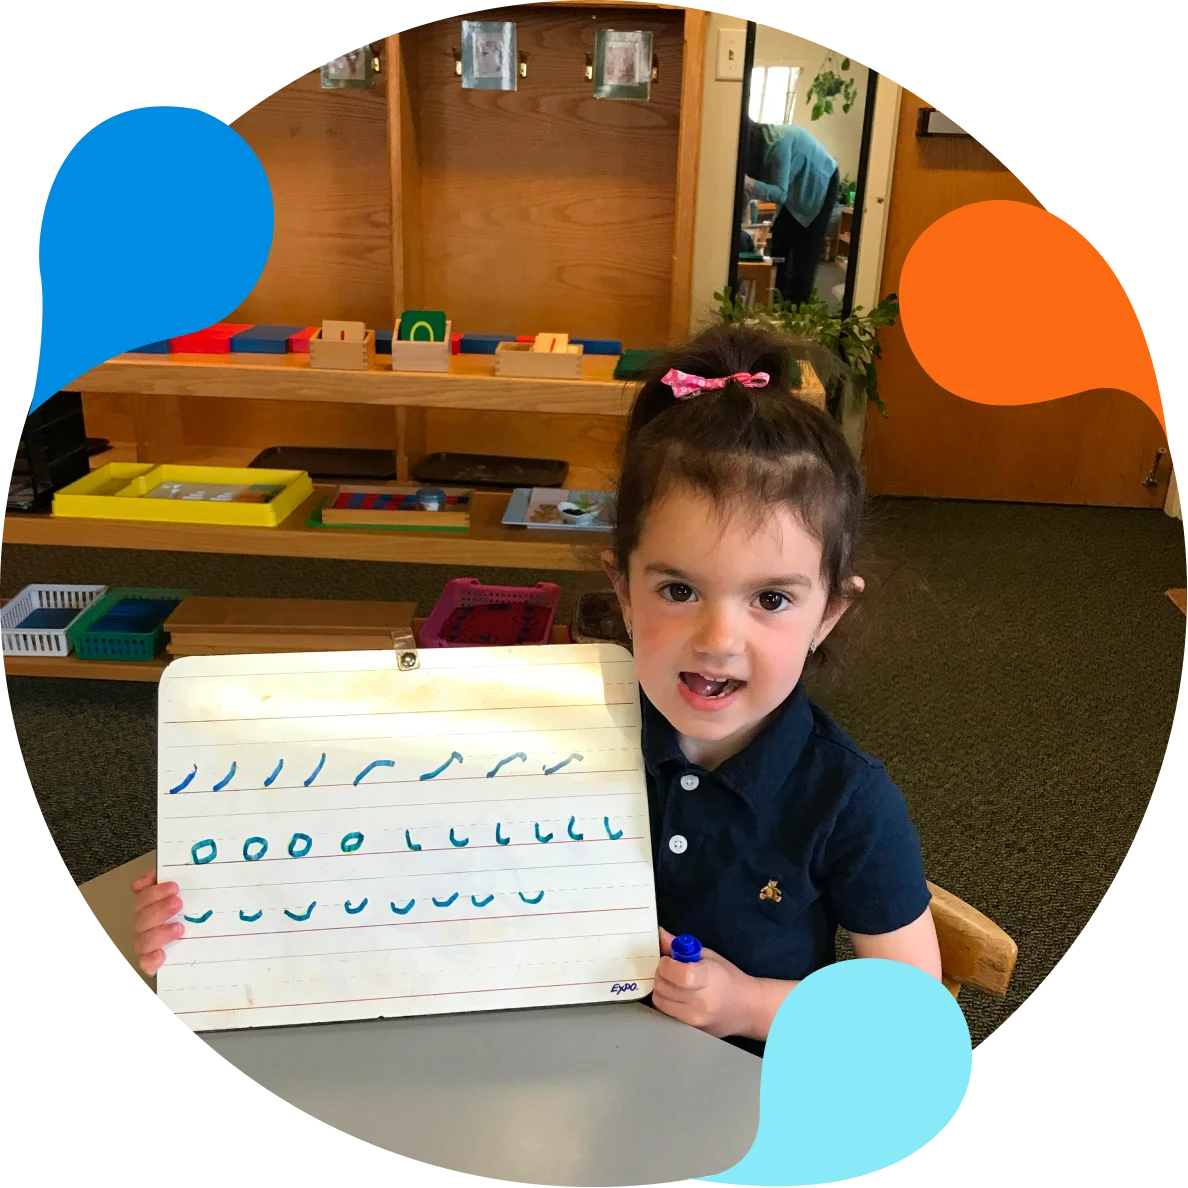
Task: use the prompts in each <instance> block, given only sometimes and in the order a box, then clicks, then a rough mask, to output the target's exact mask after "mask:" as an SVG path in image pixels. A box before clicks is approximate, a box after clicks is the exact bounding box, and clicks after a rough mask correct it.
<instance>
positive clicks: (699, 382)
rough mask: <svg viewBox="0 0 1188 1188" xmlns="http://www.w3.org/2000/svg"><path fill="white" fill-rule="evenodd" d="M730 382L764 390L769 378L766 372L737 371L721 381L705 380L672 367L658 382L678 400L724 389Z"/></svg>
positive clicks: (702, 377) (700, 376) (703, 377)
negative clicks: (716, 389)
mask: <svg viewBox="0 0 1188 1188" xmlns="http://www.w3.org/2000/svg"><path fill="white" fill-rule="evenodd" d="M731 380H734V381H735V382H736V383H739V384H742V386H743V387H744V388H766V387H767V385H768V383H769V381H770V380H771V376H770V375H768V374H767V372H766V371H757V372H756V373H755V374H754V375H752V374H751V373H750V372H749V371H737V372H735V373H734V375H727V376H723V377H722V378H721V379H707V378H706V377H705V376H702V375H689V374H688V372H685V371H677V369H676V368H675V367H674V368H673V369H672V370H671V371H666V372H665V373H664V376H663V378H662V379H661V380H660V382H661V383H662V384H667V385H668V386H669V387H670V388H671V389H672V394H673V395H674V396H675V397H676V398H677V399H678V400H688V399H689V398H690V397H692V396H696V395H697V394H698V393H699V392H705V391H708V390H710V389H711V388H724V387H725V386H726V385H727V384H728V383H730V381H731Z"/></svg>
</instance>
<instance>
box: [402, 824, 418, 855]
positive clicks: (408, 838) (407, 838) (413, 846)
mask: <svg viewBox="0 0 1188 1188" xmlns="http://www.w3.org/2000/svg"><path fill="white" fill-rule="evenodd" d="M404 844H405V845H406V846H408V848H409V849H410V850H419V849H420V848H421V845H420V843H419V842H415V841H413V839H412V834H410V833H409V831H408V830H407V829H406V830H405V831H404Z"/></svg>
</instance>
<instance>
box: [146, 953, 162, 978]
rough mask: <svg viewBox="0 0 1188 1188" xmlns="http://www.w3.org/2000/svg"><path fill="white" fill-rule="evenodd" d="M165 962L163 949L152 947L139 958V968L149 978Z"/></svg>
mask: <svg viewBox="0 0 1188 1188" xmlns="http://www.w3.org/2000/svg"><path fill="white" fill-rule="evenodd" d="M164 964H165V950H164V949H154V950H153V952H151V953H145V954H144V955H143V956H142V957H141V958H140V968H141V969H142V970H144V972H145V973H146V974H147V975H148V976H149V977H150V978H151V977H152V976H153V974H155V973H156V972H157V970H159V969H160V968H161V966H162V965H164Z"/></svg>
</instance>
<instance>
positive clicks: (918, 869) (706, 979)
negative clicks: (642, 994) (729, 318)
mask: <svg viewBox="0 0 1188 1188" xmlns="http://www.w3.org/2000/svg"><path fill="white" fill-rule="evenodd" d="M789 359H790V354H789V349H788V344H787V343H785V342H783V341H781V340H780V339H779V338H778V337H776V336H774V335H772V334H770V333H768V332H766V331H763V330H759V329H755V328H746V327H738V326H729V327H727V326H723V327H718V328H715V329H712V330H710V331H707V332H706V333H704V334H702V335H701V336H700V337H698V338H697V339H695V340H694V341H693V342H691V343H689V344H688V345H687V346H685V347H683V348H681V349H680V350H678V351H675V352H673V353H672V354H671V355H670V356H669V357H667V358H664V359H662V360H661V361H660V362H659V363H658V364H657V366H656V367H655V369H654V370H653V371H652V372H651V374H650V375H649V377H648V378H647V379H646V380H645V382H644V383H643V386H642V387H641V389H640V391H639V394H638V396H637V397H636V400H635V404H634V406H633V407H632V410H631V415H630V418H629V421H628V425H627V433H626V437H625V439H624V446H623V456H622V470H621V475H622V477H621V480H620V487H619V496H618V512H617V525H616V529H615V537H614V547H613V548H612V549H611V550H608V552H607V553H606V554H605V555H604V557H603V564H604V566H605V568H606V570H607V573H608V575H609V576H610V578H611V581H612V582H613V584H614V587H615V590H616V591H617V593H618V596H619V601H620V604H621V606H622V609H623V617H624V620H625V622H626V624H627V630H628V633H629V634H630V635H631V636H632V641H633V644H634V652H635V667H636V672H637V675H638V677H639V684H640V687H641V689H642V691H643V697H642V702H643V753H644V762H645V767H646V770H647V782H648V802H649V805H648V807H649V810H650V815H651V826H652V846H653V857H654V863H655V874H656V894H657V903H658V908H659V918H660V923H661V925H662V926H663V928H662V931H661V937H660V940H661V950H662V952H663V953H664V956H663V957H662V958H661V960H660V964H659V968H658V969H657V972H656V983H655V990H654V993H653V996H652V1001H653V1004H654V1005H655V1006H657V1007H659V1008H660V1009H661V1010H662V1011H665V1012H666V1013H667V1014H670V1015H672V1016H674V1017H675V1018H677V1019H681V1020H683V1021H684V1022H686V1023H690V1024H692V1025H693V1026H694V1027H699V1028H701V1029H703V1030H705V1031H708V1032H710V1033H711V1034H713V1035H717V1036H724V1037H733V1038H734V1039H735V1041H736V1042H738V1043H739V1046H741V1047H746V1048H749V1049H750V1050H752V1051H757V1052H761V1051H762V1044H763V1042H764V1041H765V1040H766V1039H767V1033H768V1030H769V1029H770V1027H771V1023H772V1020H773V1018H774V1017H775V1013H776V1011H777V1009H778V1008H779V1006H780V1003H781V1002H783V1000H784V998H785V997H786V996H787V995H788V993H789V992H790V991H791V990H792V989H793V987H794V986H795V985H796V983H797V982H798V981H799V980H801V979H802V978H805V977H807V976H808V975H809V974H810V973H812V972H813V971H814V970H816V969H820V968H821V967H822V966H823V965H827V964H829V963H830V962H832V961H833V960H834V940H835V934H836V931H837V927H838V925H839V924H840V925H841V927H843V928H845V929H846V930H847V931H848V932H849V934H850V939H851V941H852V943H853V947H854V951H855V953H856V954H857V955H858V956H859V957H882V958H888V959H891V960H896V961H903V962H907V963H908V964H911V965H916V966H919V967H920V968H921V969H924V970H926V971H927V972H929V973H931V974H933V975H934V976H935V977H937V978H939V977H940V975H941V968H940V953H939V950H938V948H937V941H936V932H935V930H934V928H933V925H932V917H931V914H930V912H929V910H928V901H929V898H930V897H929V892H928V888H927V885H926V883H925V880H924V871H923V867H922V864H921V859H920V847H919V842H918V840H917V838H916V833H915V830H914V829H913V828H912V825H911V822H910V821H909V820H908V815H907V809H906V806H905V805H904V801H903V797H902V796H901V794H900V793H899V791H898V789H897V788H896V787H895V786H894V784H892V783H891V781H890V779H889V778H888V776H887V772H886V770H885V769H884V768H883V765H882V764H881V763H879V762H877V761H876V760H874V759H872V758H870V757H869V756H867V755H864V754H863V753H862V751H860V750H859V749H858V747H856V746H855V745H854V743H853V742H852V741H851V740H850V739H849V738H848V737H847V736H846V735H845V734H844V733H843V732H842V731H841V729H840V728H839V727H838V726H837V725H836V724H835V723H834V722H833V721H832V720H831V719H830V718H829V717H828V716H827V715H826V714H825V713H824V712H823V711H822V710H820V709H819V708H818V707H816V706H815V705H813V704H812V703H811V702H810V701H809V700H808V698H807V697H806V696H805V692H804V687H803V685H802V684H801V674H802V672H803V670H804V668H805V665H806V662H816V661H818V660H819V659H820V657H821V651H820V649H821V645H822V644H823V643H824V642H825V639H826V637H827V636H828V635H829V633H830V632H831V631H832V630H833V628H834V627H835V626H836V624H837V622H838V620H839V619H840V618H841V616H842V614H843V613H844V612H845V610H846V608H847V606H848V605H849V604H850V602H851V601H852V600H853V599H854V598H855V597H856V596H857V595H858V594H859V593H860V592H861V591H862V588H863V583H862V579H861V578H860V577H858V576H856V575H855V574H854V571H853V553H854V545H855V538H856V536H857V533H858V525H859V519H860V515H861V510H862V502H863V484H862V478H861V475H860V473H859V470H858V466H857V464H856V462H855V460H854V456H853V454H852V453H851V451H850V449H849V447H848V446H847V444H846V442H845V439H844V438H843V436H842V433H841V429H840V427H839V426H838V425H837V423H836V422H835V421H834V420H833V419H832V418H831V417H830V416H829V415H828V414H827V413H825V412H823V411H821V410H819V409H817V408H814V407H813V406H812V405H810V404H808V403H806V402H805V401H803V400H801V399H799V398H798V397H797V396H796V395H795V394H794V391H793V388H792V384H791V377H790V370H791V369H790V363H789ZM682 932H687V933H691V934H692V935H693V936H695V937H697V938H698V939H699V940H700V941H701V942H702V945H703V950H702V955H701V960H700V961H699V962H698V963H696V964H682V963H680V962H678V961H675V960H673V958H672V957H671V955H670V943H671V939H672V934H674V933H682Z"/></svg>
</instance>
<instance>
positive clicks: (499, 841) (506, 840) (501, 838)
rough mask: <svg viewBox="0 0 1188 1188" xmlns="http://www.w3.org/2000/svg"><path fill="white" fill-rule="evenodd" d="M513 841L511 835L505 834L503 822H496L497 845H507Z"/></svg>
mask: <svg viewBox="0 0 1188 1188" xmlns="http://www.w3.org/2000/svg"><path fill="white" fill-rule="evenodd" d="M510 841H511V838H510V837H504V836H503V824H502V822H500V821H496V822H495V844H496V845H497V846H506V845H507V844H508V843H509V842H510Z"/></svg>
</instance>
